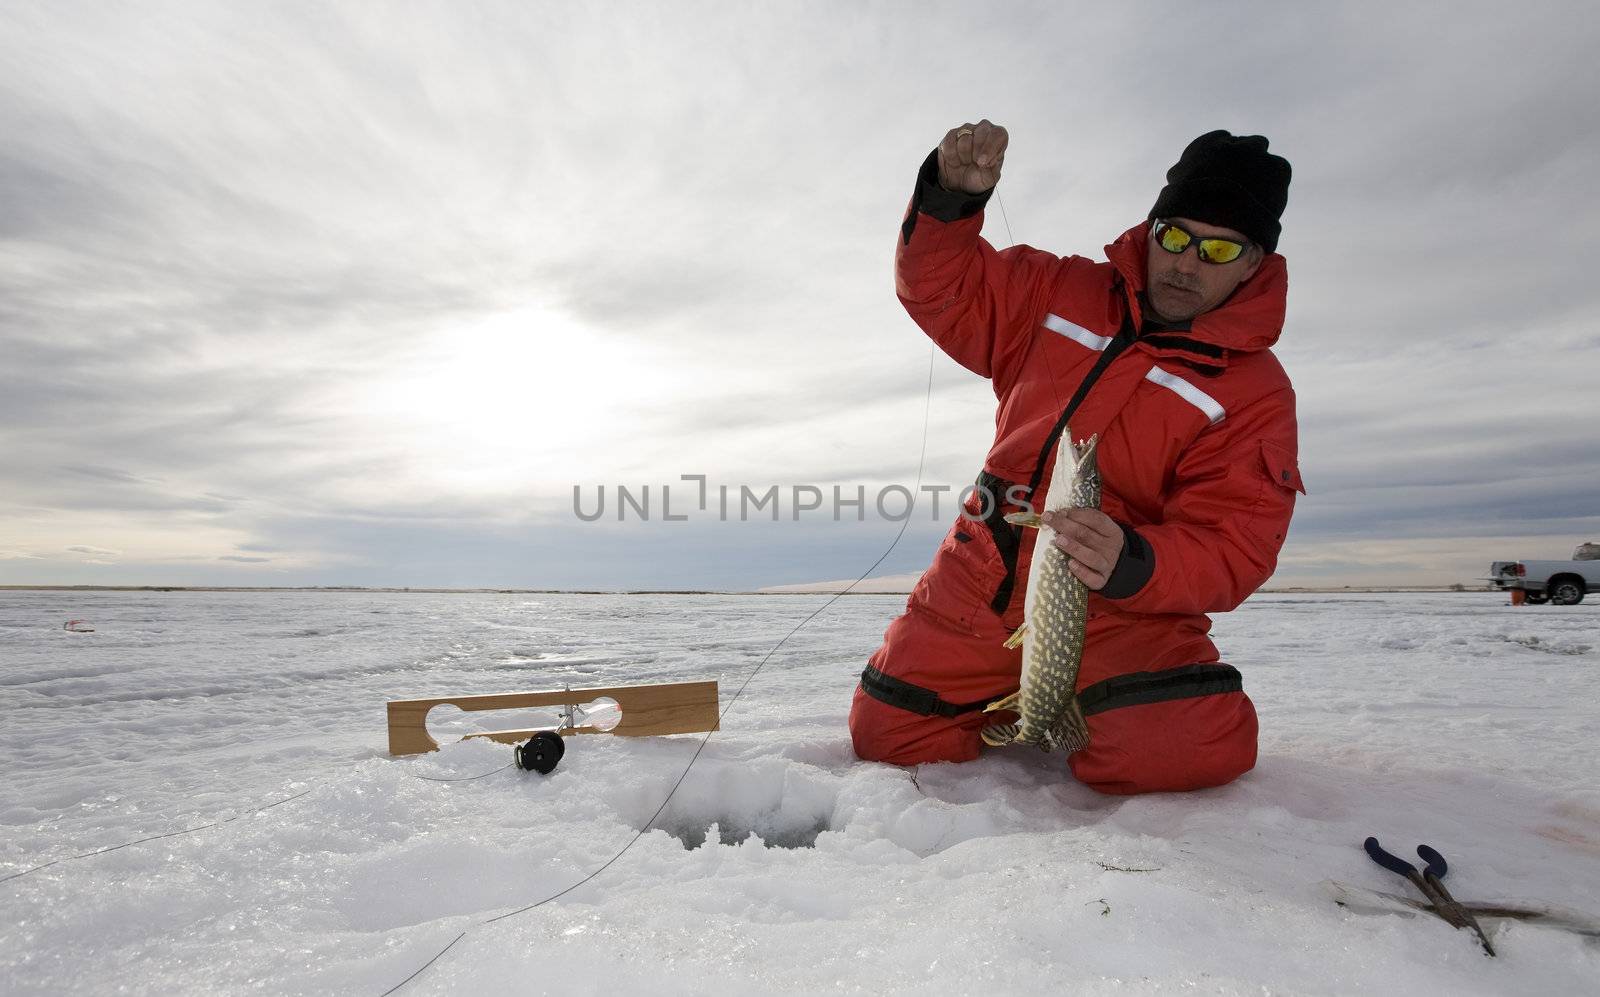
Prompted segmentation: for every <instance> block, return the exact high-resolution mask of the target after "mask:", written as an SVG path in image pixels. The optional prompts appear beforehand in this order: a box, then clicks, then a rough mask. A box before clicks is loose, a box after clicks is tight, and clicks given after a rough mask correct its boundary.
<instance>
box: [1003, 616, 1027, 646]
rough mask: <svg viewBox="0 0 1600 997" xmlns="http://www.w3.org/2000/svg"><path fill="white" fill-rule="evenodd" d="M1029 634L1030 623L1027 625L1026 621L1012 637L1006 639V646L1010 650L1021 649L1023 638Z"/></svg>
mask: <svg viewBox="0 0 1600 997" xmlns="http://www.w3.org/2000/svg"><path fill="white" fill-rule="evenodd" d="M1027 632H1028V623H1027V621H1026V620H1024V621H1023V623H1022V626H1020V627H1018V628H1017V629H1016V630H1015V631H1013V632H1012V634H1011V636H1010V637H1007V638H1006V643H1005V646H1006V647H1009V648H1018V647H1021V646H1022V638H1023V636H1024V635H1025V634H1027Z"/></svg>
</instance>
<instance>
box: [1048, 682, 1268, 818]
mask: <svg viewBox="0 0 1600 997" xmlns="http://www.w3.org/2000/svg"><path fill="white" fill-rule="evenodd" d="M1256 731H1257V727H1256V711H1255V707H1254V705H1252V704H1251V702H1250V698H1249V697H1248V696H1246V695H1245V694H1244V693H1242V692H1230V693H1223V694H1220V695H1212V696H1199V697H1195V698H1191V699H1176V700H1169V701H1166V702H1159V703H1145V704H1142V705H1138V706H1124V707H1120V708H1118V709H1114V710H1107V711H1106V712H1104V713H1098V714H1095V715H1094V716H1091V717H1090V718H1089V747H1087V748H1085V749H1084V750H1082V751H1079V752H1077V753H1075V754H1073V755H1072V756H1071V757H1070V758H1069V759H1068V764H1069V765H1070V766H1071V768H1072V773H1073V775H1075V776H1076V777H1077V778H1078V780H1079V781H1080V782H1082V783H1084V784H1085V785H1087V786H1089V787H1090V788H1091V789H1095V790H1098V791H1099V792H1102V793H1109V794H1115V795H1131V794H1135V793H1161V792H1183V791H1187V790H1194V789H1207V788H1210V787H1212V786H1222V785H1226V784H1227V783H1230V782H1232V781H1233V780H1235V779H1237V778H1239V776H1241V775H1243V774H1244V773H1246V772H1248V771H1250V770H1251V769H1252V768H1254V767H1255V764H1256Z"/></svg>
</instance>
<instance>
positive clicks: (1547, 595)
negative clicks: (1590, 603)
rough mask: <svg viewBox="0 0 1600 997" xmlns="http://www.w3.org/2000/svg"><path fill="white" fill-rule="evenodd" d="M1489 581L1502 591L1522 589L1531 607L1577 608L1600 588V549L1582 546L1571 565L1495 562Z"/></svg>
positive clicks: (1490, 569) (1546, 562)
mask: <svg viewBox="0 0 1600 997" xmlns="http://www.w3.org/2000/svg"><path fill="white" fill-rule="evenodd" d="M1489 581H1490V582H1491V583H1492V584H1493V585H1494V587H1495V588H1497V589H1500V590H1501V591H1505V590H1507V589H1522V591H1523V592H1524V593H1526V596H1525V598H1526V599H1527V601H1528V602H1531V603H1535V604H1537V603H1542V602H1549V603H1554V604H1555V605H1557V606H1576V605H1577V604H1578V603H1580V602H1582V601H1583V597H1584V595H1585V594H1586V593H1588V592H1589V591H1591V590H1593V589H1597V588H1600V545H1597V544H1592V543H1588V544H1582V545H1580V546H1579V547H1578V549H1577V550H1576V551H1575V552H1574V555H1573V560H1571V561H1495V562H1494V563H1493V564H1491V565H1489Z"/></svg>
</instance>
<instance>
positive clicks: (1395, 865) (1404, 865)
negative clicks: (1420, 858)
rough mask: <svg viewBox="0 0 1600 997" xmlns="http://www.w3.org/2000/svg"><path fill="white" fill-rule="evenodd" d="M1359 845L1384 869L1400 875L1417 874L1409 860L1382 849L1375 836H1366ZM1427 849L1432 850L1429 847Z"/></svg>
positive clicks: (1415, 868)
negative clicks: (1364, 840) (1363, 841)
mask: <svg viewBox="0 0 1600 997" xmlns="http://www.w3.org/2000/svg"><path fill="white" fill-rule="evenodd" d="M1361 847H1363V848H1365V849H1366V850H1367V854H1368V855H1370V856H1372V861H1374V862H1376V863H1378V864H1379V865H1381V866H1383V867H1384V868H1385V869H1388V870H1389V871H1390V872H1397V873H1399V874H1400V875H1402V876H1407V877H1409V876H1415V875H1416V874H1417V867H1416V866H1414V865H1412V864H1411V863H1410V862H1407V861H1406V860H1405V859H1403V858H1401V857H1400V856H1398V855H1390V854H1389V853H1388V852H1386V851H1384V850H1383V846H1382V845H1380V844H1378V839H1377V838H1368V839H1367V840H1366V842H1365V843H1364V844H1363V845H1362V846H1361ZM1424 847H1427V846H1424ZM1428 850H1429V851H1432V849H1431V848H1430V849H1428Z"/></svg>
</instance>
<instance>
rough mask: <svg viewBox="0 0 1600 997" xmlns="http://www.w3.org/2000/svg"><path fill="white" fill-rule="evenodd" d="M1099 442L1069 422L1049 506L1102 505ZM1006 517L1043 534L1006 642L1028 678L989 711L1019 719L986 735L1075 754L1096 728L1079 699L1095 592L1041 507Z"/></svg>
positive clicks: (997, 743) (1058, 455)
mask: <svg viewBox="0 0 1600 997" xmlns="http://www.w3.org/2000/svg"><path fill="white" fill-rule="evenodd" d="M1098 444H1099V437H1098V436H1091V437H1089V439H1088V441H1087V442H1085V443H1073V442H1072V430H1071V429H1070V428H1068V429H1067V430H1066V431H1065V432H1063V433H1062V434H1061V444H1060V446H1059V448H1058V449H1057V452H1056V465H1055V474H1054V475H1053V480H1052V481H1051V483H1050V486H1049V488H1048V489H1047V491H1046V494H1045V498H1044V501H1043V503H1042V508H1043V509H1044V510H1048V511H1051V512H1060V511H1063V510H1066V509H1098V508H1100V469H1099V464H1098V462H1097V460H1096V456H1095V448H1096V446H1098ZM1006 521H1007V522H1010V523H1014V524H1016V525H1020V526H1032V527H1035V528H1036V529H1037V530H1038V533H1037V535H1036V536H1035V538H1034V544H1033V566H1032V568H1031V569H1030V570H1029V574H1028V595H1027V598H1026V600H1025V601H1024V603H1023V612H1022V626H1021V627H1019V628H1018V629H1017V632H1016V633H1014V634H1012V635H1011V638H1010V639H1009V640H1007V641H1006V646H1007V647H1016V646H1017V645H1018V644H1019V643H1020V644H1021V646H1022V676H1021V681H1020V684H1019V687H1018V689H1017V691H1016V692H1015V693H1014V694H1012V695H1010V696H1007V697H1006V698H1005V699H1001V700H999V701H997V702H994V703H990V704H989V706H988V708H987V711H986V712H993V711H998V710H1008V711H1012V712H1015V713H1016V714H1017V721H1016V722H1015V723H1008V724H991V725H989V726H987V727H985V728H984V729H983V740H984V742H985V743H987V744H990V745H993V746H995V747H999V746H1000V745H1004V744H1011V743H1013V742H1019V741H1020V742H1024V743H1027V744H1036V745H1038V746H1039V747H1041V748H1043V749H1045V750H1046V751H1050V750H1054V749H1056V748H1064V749H1065V750H1066V751H1067V752H1068V753H1071V752H1074V751H1077V750H1079V749H1080V748H1083V747H1085V746H1087V745H1088V743H1089V726H1088V722H1087V721H1086V720H1085V719H1084V716H1083V708H1082V707H1081V706H1080V705H1079V704H1078V688H1077V687H1078V668H1079V666H1080V665H1081V664H1082V663H1083V634H1084V625H1085V623H1086V622H1087V620H1088V607H1089V590H1088V588H1087V587H1085V585H1084V584H1083V582H1082V581H1080V580H1079V579H1078V577H1077V576H1076V575H1074V574H1073V573H1072V572H1071V571H1070V570H1068V567H1067V563H1068V561H1069V560H1070V559H1069V558H1068V557H1067V555H1066V553H1065V552H1064V551H1062V550H1061V548H1059V547H1057V546H1056V545H1055V544H1054V543H1053V542H1052V541H1054V540H1055V531H1054V530H1052V529H1050V528H1049V527H1048V526H1045V525H1044V523H1043V522H1042V521H1041V520H1040V518H1039V514H1038V513H1037V512H1024V513H1012V514H1011V515H1009V516H1007V517H1006Z"/></svg>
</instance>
